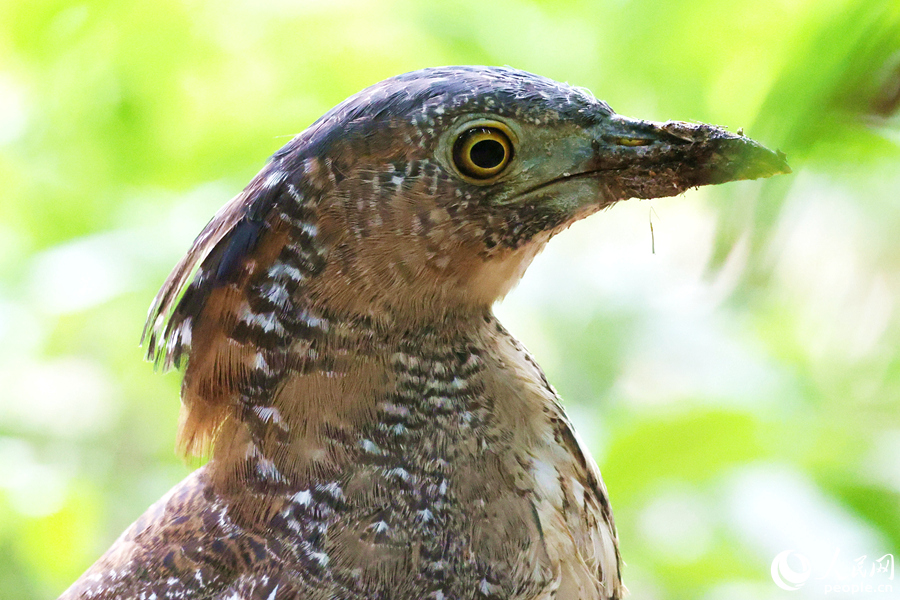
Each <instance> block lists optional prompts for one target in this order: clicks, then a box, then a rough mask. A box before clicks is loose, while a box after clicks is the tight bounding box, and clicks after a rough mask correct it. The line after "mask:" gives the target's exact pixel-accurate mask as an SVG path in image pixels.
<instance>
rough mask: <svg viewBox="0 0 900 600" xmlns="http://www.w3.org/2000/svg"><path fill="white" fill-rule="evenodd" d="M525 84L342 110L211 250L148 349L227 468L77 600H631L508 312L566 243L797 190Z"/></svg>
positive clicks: (406, 83) (471, 70)
mask: <svg viewBox="0 0 900 600" xmlns="http://www.w3.org/2000/svg"><path fill="white" fill-rule="evenodd" d="M789 172H790V169H789V167H788V165H787V163H786V159H785V156H784V155H783V154H782V153H780V152H776V151H771V150H769V149H767V148H765V147H764V146H762V145H760V144H759V143H757V142H755V141H753V140H751V139H750V138H747V137H745V136H744V135H743V134H742V133H740V134H734V133H731V132H729V131H727V130H725V129H724V128H720V127H715V126H712V125H706V124H702V123H696V122H691V123H688V122H680V121H667V122H653V121H644V120H640V119H632V118H628V117H624V116H621V115H619V114H617V113H615V112H613V110H612V109H611V108H610V107H609V106H608V105H607V104H606V103H605V102H603V101H601V100H598V99H596V98H595V97H594V96H593V95H592V94H591V93H590V92H589V91H588V90H586V89H584V88H581V87H575V86H571V85H568V84H564V83H559V82H557V81H554V80H551V79H548V78H545V77H542V76H538V75H534V74H531V73H527V72H524V71H520V70H516V69H514V68H510V67H478V66H456V67H433V68H427V69H423V70H419V71H414V72H411V73H406V74H403V75H399V76H395V77H392V78H390V79H386V80H384V81H382V82H380V83H377V84H375V85H373V86H371V87H369V88H367V89H365V90H363V91H361V92H359V93H358V94H356V95H354V96H351V97H349V98H348V99H347V100H345V101H343V102H342V103H340V104H338V105H337V106H336V107H335V108H333V109H332V110H330V111H329V112H327V113H326V114H325V115H324V116H322V117H321V118H320V119H318V120H317V121H315V122H314V123H313V124H312V125H311V126H310V127H308V128H307V129H306V130H305V131H303V132H302V133H300V134H298V135H297V136H296V137H294V138H293V139H292V140H291V141H290V142H289V143H287V144H286V145H285V146H284V147H283V148H281V149H280V150H278V151H277V152H276V153H275V154H274V155H273V156H272V157H271V158H270V159H269V160H268V162H267V163H266V165H265V166H264V168H263V169H262V170H261V171H260V172H259V174H257V175H256V176H255V177H254V178H253V179H252V181H251V182H250V183H249V184H248V185H247V187H246V188H245V189H244V190H243V191H242V192H241V193H239V194H238V195H237V196H235V197H234V198H233V199H232V200H231V201H230V202H228V203H227V204H225V205H224V206H223V207H222V209H220V210H219V211H218V212H217V213H216V214H215V216H214V217H213V218H212V220H211V221H210V222H209V223H208V224H207V225H206V227H205V228H204V229H203V230H202V232H201V233H200V234H199V235H198V237H197V238H196V239H195V240H194V242H193V245H192V246H191V248H190V250H189V251H188V252H187V254H186V255H185V256H184V258H183V259H182V260H181V261H180V262H179V263H178V264H177V265H176V267H175V268H174V270H173V271H172V272H171V274H170V275H169V277H168V279H167V280H166V281H165V283H164V285H163V286H162V288H161V290H160V291H159V293H158V295H157V296H156V298H155V300H154V302H153V304H152V306H151V308H150V311H149V316H148V319H147V323H146V326H145V330H144V338H143V343H144V344H145V349H146V351H147V357H148V359H150V360H152V361H155V362H156V363H157V366H159V367H161V368H164V369H169V368H183V371H184V374H183V385H182V389H181V400H182V408H181V414H180V421H179V431H178V445H179V447H180V448H181V449H182V450H183V451H184V452H185V453H186V454H188V455H190V454H196V455H201V456H203V455H205V456H208V462H207V463H206V464H205V465H204V466H202V467H200V468H199V469H197V470H196V471H194V472H193V473H192V474H190V475H189V476H188V477H187V478H186V479H185V480H184V481H182V482H181V483H179V484H178V485H176V486H175V487H174V488H173V489H172V490H171V491H170V492H168V494H166V495H165V496H164V497H163V498H162V499H160V500H159V501H158V502H157V503H155V504H154V505H153V506H151V507H150V508H149V509H148V510H147V512H146V513H144V514H143V515H142V516H141V517H140V518H138V520H137V521H136V522H135V523H134V524H133V525H132V526H131V527H130V528H129V529H127V530H126V531H125V532H124V533H123V534H122V536H121V537H120V538H119V539H118V540H116V541H115V542H114V544H113V545H112V547H111V548H110V549H109V550H108V551H107V552H106V553H105V554H104V555H103V556H102V557H101V558H100V559H99V560H98V561H97V562H96V563H95V564H94V565H93V566H92V567H90V568H89V569H88V571H87V572H86V573H85V574H84V575H83V576H82V577H81V578H80V579H78V580H77V581H76V582H75V583H74V584H73V585H72V586H71V587H70V588H69V589H68V590H67V591H66V592H64V593H63V595H62V596H61V599H65V600H73V599H82V600H111V599H124V598H129V599H137V600H167V599H168V600H174V599H209V600H285V599H304V600H320V599H321V600H324V599H351V598H352V599H363V600H413V599H415V600H424V599H431V600H451V599H485V598H494V599H501V598H502V599H522V600H550V599H556V600H576V599H604V600H607V599H619V598H622V597H623V595H624V594H625V593H626V588H625V587H624V585H623V583H622V576H621V570H622V559H621V556H620V551H619V542H618V536H617V533H616V528H615V524H614V520H613V514H612V509H611V506H610V501H609V498H608V494H607V490H606V487H605V485H604V482H603V480H602V478H601V475H600V471H599V470H598V467H597V465H596V463H595V462H594V460H593V459H592V458H591V455H590V453H589V451H588V449H587V448H586V447H585V445H584V443H583V442H582V441H581V440H580V438H579V436H578V434H577V433H576V431H575V429H574V428H573V426H572V423H571V421H570V420H569V418H568V417H567V416H566V413H565V411H564V409H563V406H562V403H561V400H560V398H559V396H558V395H557V393H556V391H555V390H554V388H553V387H552V385H551V384H550V382H549V381H548V380H547V377H546V376H545V375H544V373H543V371H542V370H541V368H540V367H539V366H538V364H537V362H535V360H534V358H532V356H531V355H530V354H529V352H528V351H527V350H526V349H525V347H524V346H523V345H522V344H521V343H520V342H519V341H518V340H517V339H516V338H515V337H513V336H512V335H511V334H510V333H509V332H508V331H507V330H506V329H505V328H504V327H503V325H501V324H500V322H499V321H498V320H497V318H496V317H495V316H494V313H493V310H492V306H493V305H494V303H495V302H497V301H498V300H499V299H501V298H502V297H504V296H505V295H506V294H507V292H509V291H510V289H511V288H512V287H513V286H514V285H515V284H516V282H517V281H518V280H519V279H520V277H521V276H522V274H523V272H524V271H525V270H526V268H527V267H528V265H529V264H530V263H531V261H532V259H534V257H535V256H536V255H537V254H538V253H539V252H540V251H541V250H542V249H543V248H544V246H545V245H546V244H547V242H548V241H549V240H550V239H551V238H552V237H553V236H554V235H555V234H557V233H559V232H561V231H562V230H564V229H566V228H567V227H569V226H570V225H571V224H572V223H574V222H575V221H577V220H580V219H582V218H585V217H587V216H589V215H592V214H594V213H597V212H600V211H601V210H603V209H605V208H608V207H610V206H612V205H614V204H616V203H618V202H620V201H623V200H627V199H630V198H657V197H664V196H675V195H678V194H681V193H682V192H684V191H686V190H688V189H689V188H693V187H697V186H702V185H709V184H718V183H724V182H728V181H734V180H742V179H756V178H761V177H769V176H772V175H776V174H780V173H789Z"/></svg>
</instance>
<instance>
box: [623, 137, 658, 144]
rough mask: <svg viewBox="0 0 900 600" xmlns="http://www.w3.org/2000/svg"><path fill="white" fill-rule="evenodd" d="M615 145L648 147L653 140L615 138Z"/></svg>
mask: <svg viewBox="0 0 900 600" xmlns="http://www.w3.org/2000/svg"><path fill="white" fill-rule="evenodd" d="M615 141H616V144H618V145H620V146H649V145H650V144H652V143H653V140H652V139H650V138H632V137H617V138H616V140H615Z"/></svg>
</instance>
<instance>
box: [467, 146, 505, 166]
mask: <svg viewBox="0 0 900 600" xmlns="http://www.w3.org/2000/svg"><path fill="white" fill-rule="evenodd" d="M505 158H506V148H504V146H503V144H501V143H500V142H498V141H497V140H481V141H480V142H475V144H473V145H472V148H471V149H470V150H469V159H470V160H471V161H472V162H473V163H474V164H475V165H476V166H477V167H479V168H481V169H493V168H496V167H497V166H499V165H500V164H502V163H503V160H504V159H505Z"/></svg>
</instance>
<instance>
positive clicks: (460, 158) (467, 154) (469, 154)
mask: <svg viewBox="0 0 900 600" xmlns="http://www.w3.org/2000/svg"><path fill="white" fill-rule="evenodd" d="M512 158H513V143H512V140H511V139H510V135H509V134H508V133H507V132H506V127H504V126H501V125H500V124H499V123H496V124H495V123H485V124H479V125H476V126H475V127H470V128H469V129H466V130H465V131H463V132H462V133H461V134H460V135H459V137H457V138H456V143H454V144H453V164H454V166H455V167H456V168H457V170H458V171H459V172H460V174H462V175H463V176H465V177H468V178H469V179H472V180H474V181H475V182H476V183H483V182H487V181H489V180H492V179H493V178H495V177H496V176H497V175H499V174H500V173H502V172H503V170H504V169H506V167H507V166H508V165H509V163H510V162H511V161H512Z"/></svg>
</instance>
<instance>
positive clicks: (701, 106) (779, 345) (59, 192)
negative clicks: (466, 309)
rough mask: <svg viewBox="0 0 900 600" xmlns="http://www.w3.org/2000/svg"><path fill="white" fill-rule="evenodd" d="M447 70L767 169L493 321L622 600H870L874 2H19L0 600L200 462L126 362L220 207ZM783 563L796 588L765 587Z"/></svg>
mask: <svg viewBox="0 0 900 600" xmlns="http://www.w3.org/2000/svg"><path fill="white" fill-rule="evenodd" d="M464 63H468V64H490V65H503V64H508V65H512V66H515V67H518V68H521V69H525V70H529V71H533V72H536V73H540V74H542V75H545V76H548V77H552V78H555V79H559V80H563V81H568V82H570V83H572V84H576V85H580V86H585V87H588V88H590V89H591V90H592V91H593V92H594V93H595V94H596V95H597V96H598V97H600V98H602V99H604V100H606V101H607V102H609V104H610V105H611V106H612V107H613V108H614V109H616V110H617V111H618V112H621V113H622V114H626V115H629V116H633V117H641V118H646V119H653V120H667V119H679V120H696V121H704V122H710V123H715V124H719V125H724V126H728V127H730V128H731V129H732V130H737V129H738V128H739V127H741V128H743V129H744V131H745V132H746V133H747V134H748V135H750V136H752V137H754V138H756V139H758V140H760V141H761V142H763V143H765V144H766V145H768V146H770V147H773V148H779V149H781V150H782V151H784V152H785V153H787V155H788V157H789V161H790V164H791V165H792V167H793V169H794V174H793V175H791V176H787V177H778V178H775V179H772V180H767V181H760V182H741V183H735V184H729V185H725V186H720V187H718V188H705V189H701V190H698V191H691V192H689V193H687V194H685V195H683V196H680V197H677V198H669V199H665V200H657V201H652V202H637V201H632V202H629V203H625V204H623V205H621V206H617V207H615V208H614V209H613V210H611V211H607V212H604V213H603V214H600V215H598V216H595V217H592V218H590V219H588V220H586V221H584V222H581V223H579V224H577V225H576V226H575V227H573V228H572V229H571V230H569V231H567V232H566V233H564V234H562V235H560V236H559V238H558V239H556V240H555V241H554V242H553V243H551V244H550V247H549V248H548V250H547V251H546V252H545V253H544V254H543V255H542V256H540V257H539V258H538V260H537V261H536V262H535V264H534V266H533V267H532V269H531V270H530V271H529V273H528V274H527V275H526V277H525V279H524V280H523V282H522V284H521V285H520V286H519V288H518V289H517V290H516V291H514V292H513V293H512V294H511V296H510V297H509V298H508V299H507V300H506V301H504V303H503V304H502V305H501V306H499V307H498V313H499V314H500V316H501V319H502V320H503V321H504V322H505V323H506V325H507V326H508V327H509V328H510V329H511V331H513V332H514V333H516V334H517V335H519V336H520V337H521V338H522V339H523V341H524V342H525V344H526V345H527V346H528V347H529V348H530V349H531V351H532V352H533V353H534V354H535V355H536V357H537V359H538V361H539V362H540V363H541V364H542V365H543V366H544V367H545V369H546V371H547V373H548V376H549V378H550V380H551V381H552V382H553V383H554V385H556V386H557V388H558V390H559V392H560V393H561V394H562V396H563V397H564V398H565V399H566V401H567V406H568V408H569V410H570V412H571V415H572V418H573V420H574V421H575V423H576V426H577V427H578V428H579V430H580V431H581V432H582V435H583V437H585V439H586V440H587V441H588V443H589V445H590V446H591V448H592V451H593V452H594V455H595V457H596V458H597V460H598V462H599V463H600V466H601V469H602V471H603V473H604V478H605V479H606V481H607V484H608V487H609V492H610V495H611V497H612V503H613V507H614V508H615V511H616V517H617V521H618V525H619V533H620V537H621V547H622V552H623V555H624V558H625V561H626V563H627V566H626V567H625V569H624V576H625V579H626V583H627V584H628V586H629V587H630V588H631V590H632V593H633V597H634V598H641V599H644V598H649V599H675V598H678V599H681V598H684V599H688V598H691V599H694V598H702V599H706V600H720V599H731V598H734V599H750V598H754V599H756V598H783V597H790V598H805V597H809V598H813V597H814V598H819V597H822V595H823V594H824V587H823V586H824V585H825V584H826V583H827V582H834V581H839V580H841V579H840V578H841V577H844V578H845V579H844V580H841V581H848V582H855V583H867V582H870V583H890V582H889V581H888V580H887V577H886V575H885V574H869V573H868V571H866V573H865V574H864V573H862V572H861V571H859V570H857V571H854V570H853V567H854V566H863V567H864V566H865V565H868V564H870V563H871V562H872V561H873V560H874V559H876V558H878V557H881V556H883V555H884V554H886V553H894V554H897V552H898V551H900V344H898V341H900V252H898V250H900V243H898V239H900V117H898V114H897V102H898V94H900V2H897V1H896V0H893V1H890V0H886V1H881V2H879V1H871V2H852V1H849V0H782V1H780V2H774V1H765V2H759V1H743V2H731V1H727V0H697V1H694V2H690V3H678V2H670V3H659V2H643V1H638V0H634V1H631V2H629V1H627V0H608V1H588V0H585V1H574V2H559V1H549V0H547V1H533V2H528V1H524V0H499V1H496V2H484V1H482V0H479V1H475V0H470V1H468V2H458V3H452V4H451V3H425V2H421V1H412V0H409V1H403V0H397V1H382V2H374V1H372V2H367V1H360V0H344V1H337V2H329V3H325V2H313V1H303V2H292V1H290V0H277V1H275V2H257V1H251V0H219V1H212V0H196V1H193V0H192V1H189V0H184V1H181V2H178V1H175V0H156V1H154V2H139V1H137V0H131V1H118V2H116V1H112V0H108V1H102V0H97V1H93V2H84V3H70V2H54V1H50V0H31V1H28V2H25V1H22V0H19V1H12V2H4V3H2V4H0V186H2V187H0V597H2V598H10V599H12V598H19V599H32V598H33V599H38V598H51V597H55V596H56V595H57V594H59V593H60V592H62V590H63V589H65V588H66V587H67V586H68V584H69V583H71V581H73V580H74V579H75V578H76V577H77V576H78V575H79V574H80V573H81V572H82V571H83V570H84V569H85V568H87V567H88V566H89V565H90V564H91V563H92V562H93V560H95V559H96V558H97V557H98V556H99V555H100V553H102V552H103V551H104V550H105V549H106V548H107V547H108V546H109V545H110V544H111V543H112V541H113V540H114V539H115V537H116V536H117V535H118V534H119V533H120V532H121V531H122V530H123V529H124V528H125V527H126V526H127V525H128V524H129V523H130V522H131V521H132V520H134V519H135V518H136V517H137V516H138V515H139V514H140V513H141V512H142V511H143V510H144V508H146V507H147V506H148V505H149V504H150V503H152V502H153V501H155V500H156V499H157V498H158V497H159V496H161V495H162V494H163V493H164V492H165V491H166V490H167V489H168V488H169V487H171V486H172V485H173V484H175V483H176V482H177V481H179V480H180V479H181V478H183V477H184V476H185V474H186V473H188V472H189V470H190V469H191V468H193V467H195V466H196V464H185V462H184V461H183V460H182V459H180V458H178V457H177V456H176V455H175V454H174V451H173V445H174V437H175V427H176V419H177V413H178V388H179V375H178V374H177V373H169V374H166V375H159V374H154V373H153V369H152V366H151V365H150V364H149V363H146V362H143V361H142V358H141V357H142V352H141V350H140V349H139V348H138V347H137V342H138V339H139V337H140V331H141V327H142V325H143V319H144V316H145V314H146V308H147V307H148V306H149V304H150V301H151V299H152V297H153V295H154V294H155V292H156V290H157V288H158V287H159V286H160V285H161V283H162V281H163V279H164V277H165V276H166V274H167V273H168V271H169V269H170V268H171V267H172V266H173V265H174V264H175V262H176V261H177V260H178V258H179V257H180V256H181V254H182V253H183V252H184V251H185V250H186V249H187V247H188V246H189V244H190V242H191V240H192V239H193V236H194V235H195V234H196V233H197V232H199V230H200V229H201V228H202V226H203V225H204V224H205V222H206V221H207V220H208V219H209V217H210V216H211V215H212V214H213V212H214V211H215V210H216V209H217V208H218V207H219V206H220V205H221V204H223V203H224V202H225V201H226V200H228V199H229V198H230V197H231V196H233V195H234V194H235V193H237V192H238V191H239V190H240V189H241V188H242V187H243V185H244V184H245V183H246V182H247V181H248V180H249V179H250V178H251V177H252V176H253V174H254V173H255V172H256V171H257V170H258V169H259V168H260V167H261V166H262V165H263V163H264V161H265V159H266V157H268V155H270V154H271V153H272V152H273V151H275V150H276V149H277V148H279V147H280V146H281V145H283V144H284V143H286V142H287V141H288V140H289V139H290V137H291V136H292V135H293V134H294V133H296V132H298V131H300V130H302V129H303V128H304V127H306V126H307V125H308V124H309V123H310V122H312V121H313V120H314V119H315V118H316V117H318V116H319V115H320V114H322V113H323V112H324V111H325V110H327V109H328V108H330V107H331V106H333V105H334V104H335V103H337V102H339V101H340V100H342V99H343V98H345V97H346V96H348V95H350V94H352V93H354V92H356V91H358V90H359V89H361V88H363V87H365V86H367V85H369V84H372V83H374V82H376V81H379V80H381V79H383V78H385V77H388V76H391V75H395V74H397V73H400V72H404V71H409V70H413V69H417V68H421V67H425V66H434V65H442V64H464ZM651 221H652V236H651V228H650V223H651ZM654 248H655V253H654V252H653V250H654ZM791 549H794V550H796V551H797V552H800V553H802V554H804V555H805V556H807V557H808V559H809V561H810V563H811V567H812V569H813V579H811V580H810V581H809V582H808V583H807V584H806V585H805V586H804V587H803V588H802V589H801V590H800V591H798V592H787V591H783V590H781V589H779V588H778V587H776V586H775V584H774V583H773V581H772V578H771V576H770V565H771V563H772V559H773V558H774V557H775V555H776V554H778V553H780V552H782V551H785V550H791ZM862 556H865V557H866V558H864V559H861V560H859V561H858V560H857V559H860V557H862ZM898 556H900V555H898ZM793 560H795V561H796V560H797V559H796V557H795V558H794V559H793ZM790 564H791V565H792V566H793V567H795V568H796V567H797V565H798V564H799V563H796V562H794V563H790ZM879 576H880V577H881V579H878V577H879ZM894 587H895V588H896V589H897V592H895V594H894V595H893V597H900V581H898V582H897V585H896V586H894ZM891 596H892V594H890V593H887V592H883V593H880V594H875V595H873V597H879V598H888V597H891Z"/></svg>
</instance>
